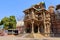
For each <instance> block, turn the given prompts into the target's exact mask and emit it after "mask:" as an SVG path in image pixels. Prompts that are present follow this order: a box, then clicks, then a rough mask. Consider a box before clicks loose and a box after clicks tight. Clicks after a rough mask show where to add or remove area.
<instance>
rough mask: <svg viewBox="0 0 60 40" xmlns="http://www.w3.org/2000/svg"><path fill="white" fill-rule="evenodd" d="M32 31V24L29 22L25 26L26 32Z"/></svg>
mask: <svg viewBox="0 0 60 40" xmlns="http://www.w3.org/2000/svg"><path fill="white" fill-rule="evenodd" d="M31 32H32V26H31V24H28V25H27V27H26V33H31Z"/></svg>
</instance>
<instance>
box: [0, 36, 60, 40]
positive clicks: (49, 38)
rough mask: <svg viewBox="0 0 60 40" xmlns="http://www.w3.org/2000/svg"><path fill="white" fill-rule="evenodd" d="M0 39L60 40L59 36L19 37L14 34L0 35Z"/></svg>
mask: <svg viewBox="0 0 60 40" xmlns="http://www.w3.org/2000/svg"><path fill="white" fill-rule="evenodd" d="M0 40H60V38H56V37H54V38H53V37H52V38H51V37H45V38H21V37H14V36H0Z"/></svg>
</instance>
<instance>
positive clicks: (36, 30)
mask: <svg viewBox="0 0 60 40" xmlns="http://www.w3.org/2000/svg"><path fill="white" fill-rule="evenodd" d="M34 33H38V26H37V25H34Z"/></svg>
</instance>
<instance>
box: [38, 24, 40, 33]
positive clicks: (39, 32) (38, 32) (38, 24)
mask: <svg viewBox="0 0 60 40" xmlns="http://www.w3.org/2000/svg"><path fill="white" fill-rule="evenodd" d="M38 33H40V31H39V24H38Z"/></svg>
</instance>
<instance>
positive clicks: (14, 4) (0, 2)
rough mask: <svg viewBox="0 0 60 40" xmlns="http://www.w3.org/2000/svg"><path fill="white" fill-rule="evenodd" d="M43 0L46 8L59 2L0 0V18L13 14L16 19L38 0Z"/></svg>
mask: <svg viewBox="0 0 60 40" xmlns="http://www.w3.org/2000/svg"><path fill="white" fill-rule="evenodd" d="M42 1H43V2H45V4H46V9H48V7H49V6H51V5H53V6H56V5H57V4H60V0H0V20H1V19H2V18H4V17H9V16H11V15H14V16H15V17H16V19H17V20H21V19H23V17H24V13H23V11H24V10H25V9H28V8H30V7H31V6H32V5H35V4H37V3H40V2H42Z"/></svg>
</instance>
